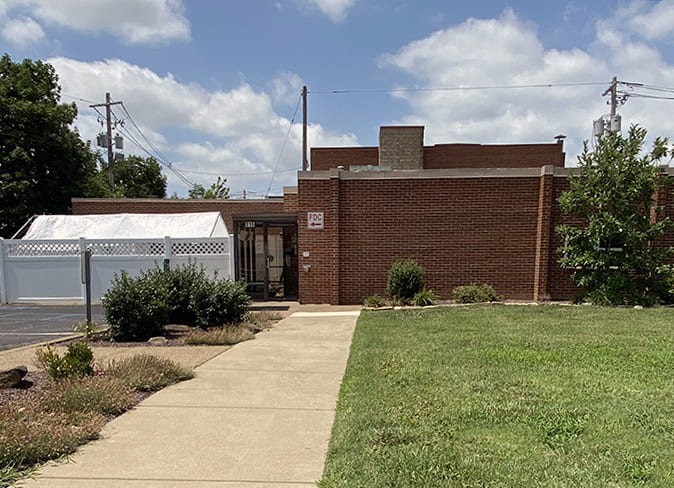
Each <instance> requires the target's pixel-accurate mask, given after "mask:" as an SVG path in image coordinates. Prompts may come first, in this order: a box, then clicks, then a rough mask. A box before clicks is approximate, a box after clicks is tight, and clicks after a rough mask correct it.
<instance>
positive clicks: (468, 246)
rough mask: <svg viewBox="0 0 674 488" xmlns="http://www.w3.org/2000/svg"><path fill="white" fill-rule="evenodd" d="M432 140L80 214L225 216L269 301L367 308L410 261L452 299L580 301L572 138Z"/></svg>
mask: <svg viewBox="0 0 674 488" xmlns="http://www.w3.org/2000/svg"><path fill="white" fill-rule="evenodd" d="M423 131H424V128H423V127H418V126H407V127H399V126H396V127H382V128H381V130H380V139H379V146H378V147H352V148H314V149H312V150H311V170H310V171H300V172H299V173H298V181H297V187H286V188H285V189H284V196H283V198H270V199H266V200H224V201H208V200H150V199H73V213H77V214H87V213H92V214H93V213H118V212H142V213H152V212H161V213H169V212H195V211H200V210H203V211H212V210H219V211H220V212H221V213H222V215H223V218H224V219H225V222H226V223H227V225H228V228H229V229H230V231H233V233H234V235H235V246H234V247H235V251H236V252H235V254H236V256H235V259H236V269H237V277H238V278H240V279H245V280H246V281H247V282H248V283H249V291H250V292H251V294H252V295H253V296H254V297H257V298H281V297H286V298H299V300H300V301H301V302H303V303H332V304H354V303H360V302H362V299H363V298H364V297H366V296H369V295H372V294H374V293H379V294H382V293H384V291H385V288H386V279H387V273H388V269H389V267H390V265H391V263H392V262H393V261H395V260H399V259H415V260H417V261H418V262H419V263H420V264H421V265H422V266H424V268H425V269H426V286H427V287H428V288H430V289H432V290H433V291H434V292H435V293H436V294H438V295H439V296H440V297H441V298H450V297H451V294H452V290H453V288H454V287H456V286H458V285H465V284H469V283H489V284H491V285H492V286H494V288H495V289H496V291H497V292H499V293H500V294H503V295H505V296H506V297H507V298H511V299H524V300H546V299H567V298H569V297H570V296H571V295H572V294H573V290H574V288H573V285H572V284H571V283H570V282H569V279H568V275H569V272H568V271H567V270H562V269H560V267H559V265H558V264H557V259H558V256H557V255H556V253H555V249H556V248H557V247H559V245H560V242H559V239H558V237H557V236H556V234H555V230H554V229H555V226H556V225H558V224H559V223H561V221H562V214H561V212H560V209H559V207H558V205H557V203H556V202H557V197H558V196H559V195H560V194H561V192H563V191H564V190H565V189H566V187H567V185H566V177H567V170H566V169H565V168H564V157H565V155H564V152H563V146H562V144H561V142H560V143H550V144H521V145H480V144H439V145H434V146H424V145H423ZM660 198H665V197H664V196H662V197H660ZM670 200H671V199H670V198H668V199H667V201H666V202H664V204H665V205H666V206H667V209H668V212H670V211H671V212H674V208H672V207H673V206H672V203H671V202H670Z"/></svg>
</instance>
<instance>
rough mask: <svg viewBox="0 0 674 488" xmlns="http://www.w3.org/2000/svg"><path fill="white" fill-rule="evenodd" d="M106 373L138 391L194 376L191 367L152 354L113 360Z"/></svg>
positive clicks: (152, 389) (159, 387) (163, 385)
mask: <svg viewBox="0 0 674 488" xmlns="http://www.w3.org/2000/svg"><path fill="white" fill-rule="evenodd" d="M105 374H106V375H109V376H112V377H114V378H119V379H120V380H122V381H123V382H124V384H125V385H126V386H128V387H130V388H133V389H134V390H137V391H157V390H161V389H162V388H164V387H165V386H168V385H172V384H174V383H178V382H179V381H184V380H189V379H190V378H193V377H194V372H193V371H192V370H191V369H190V368H185V367H183V366H180V365H178V364H176V363H174V362H173V361H171V360H170V359H162V358H158V357H157V356H153V355H151V354H138V355H136V356H131V357H129V358H125V359H117V360H112V361H110V363H109V364H108V366H107V367H106V368H105Z"/></svg>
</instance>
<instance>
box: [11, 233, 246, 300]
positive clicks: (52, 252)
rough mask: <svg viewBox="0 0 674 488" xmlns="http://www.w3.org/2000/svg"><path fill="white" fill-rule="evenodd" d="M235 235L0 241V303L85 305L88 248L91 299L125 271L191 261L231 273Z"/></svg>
mask: <svg viewBox="0 0 674 488" xmlns="http://www.w3.org/2000/svg"><path fill="white" fill-rule="evenodd" d="M232 242H233V237H232V236H229V237H204V238H194V239H185V238H180V239H174V238H169V237H165V238H164V239H84V238H82V239H69V240H21V239H16V240H5V239H0V301H1V302H2V303H27V302H44V303H59V302H60V303H84V285H83V284H82V282H83V280H82V269H81V266H82V264H81V263H82V257H81V255H82V253H83V252H84V251H85V250H90V251H91V298H92V301H93V302H99V301H100V299H101V297H102V296H103V295H104V294H105V292H106V291H107V290H108V288H109V287H110V284H111V282H112V279H113V276H114V274H115V273H119V272H120V271H122V270H125V271H127V272H128V273H129V275H131V276H137V275H138V274H140V272H141V270H145V269H150V268H155V267H160V268H162V267H164V264H165V262H167V261H166V260H168V265H169V266H171V267H175V266H180V265H183V264H187V263H188V262H190V261H192V262H195V263H196V265H197V266H203V267H204V269H205V270H206V271H207V272H208V273H209V274H211V275H212V274H214V273H215V272H217V275H218V277H220V278H230V279H233V277H234V257H233V252H232V245H233V244H232Z"/></svg>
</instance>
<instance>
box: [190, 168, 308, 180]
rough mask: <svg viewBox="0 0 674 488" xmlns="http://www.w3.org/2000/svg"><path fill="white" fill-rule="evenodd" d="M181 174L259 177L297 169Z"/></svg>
mask: <svg viewBox="0 0 674 488" xmlns="http://www.w3.org/2000/svg"><path fill="white" fill-rule="evenodd" d="M180 171H182V172H183V173H190V174H195V175H206V176H222V177H223V178H224V177H231V176H259V175H271V174H274V173H289V172H291V171H297V169H295V168H293V169H280V170H278V171H258V172H255V173H225V174H223V173H210V172H208V171H196V170H191V169H181V170H180Z"/></svg>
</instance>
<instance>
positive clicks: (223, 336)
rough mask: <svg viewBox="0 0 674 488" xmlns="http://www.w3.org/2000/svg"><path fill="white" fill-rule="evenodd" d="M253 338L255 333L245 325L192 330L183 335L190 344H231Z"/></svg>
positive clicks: (186, 342)
mask: <svg viewBox="0 0 674 488" xmlns="http://www.w3.org/2000/svg"><path fill="white" fill-rule="evenodd" d="M250 339H255V334H253V332H251V331H250V329H248V328H246V327H240V326H235V325H226V326H224V327H214V328H212V329H209V330H200V329H197V330H194V331H192V332H190V333H189V335H187V337H185V344H189V345H191V346H198V345H207V346H231V345H234V344H238V343H239V342H243V341H248V340H250Z"/></svg>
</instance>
